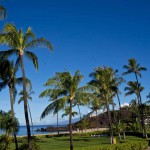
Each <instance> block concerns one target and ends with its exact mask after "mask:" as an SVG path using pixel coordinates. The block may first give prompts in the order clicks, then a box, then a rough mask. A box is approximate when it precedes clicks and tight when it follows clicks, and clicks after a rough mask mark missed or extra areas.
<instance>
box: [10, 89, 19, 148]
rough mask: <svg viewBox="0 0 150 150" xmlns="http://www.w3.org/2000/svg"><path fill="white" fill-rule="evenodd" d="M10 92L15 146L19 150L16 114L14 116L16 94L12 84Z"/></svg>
mask: <svg viewBox="0 0 150 150" xmlns="http://www.w3.org/2000/svg"><path fill="white" fill-rule="evenodd" d="M9 93H10V104H11V116H12V124H13V132H14V140H15V146H16V150H18V142H17V137H16V126H15V116H14V106H13V105H14V95H13V90H12V86H10V87H9Z"/></svg>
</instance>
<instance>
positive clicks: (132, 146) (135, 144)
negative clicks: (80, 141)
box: [75, 140, 148, 150]
mask: <svg viewBox="0 0 150 150" xmlns="http://www.w3.org/2000/svg"><path fill="white" fill-rule="evenodd" d="M147 148H148V141H146V140H141V141H140V140H139V141H129V142H125V143H119V144H116V145H106V146H104V145H102V146H101V145H100V146H92V147H84V148H75V150H145V149H147Z"/></svg>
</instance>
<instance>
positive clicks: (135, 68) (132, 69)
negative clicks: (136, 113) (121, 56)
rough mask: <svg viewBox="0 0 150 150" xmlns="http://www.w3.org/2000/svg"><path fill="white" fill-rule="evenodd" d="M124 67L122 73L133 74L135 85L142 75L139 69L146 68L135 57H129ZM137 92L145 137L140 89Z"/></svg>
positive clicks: (143, 69) (144, 69)
mask: <svg viewBox="0 0 150 150" xmlns="http://www.w3.org/2000/svg"><path fill="white" fill-rule="evenodd" d="M123 68H124V69H126V72H124V73H123V75H127V74H131V73H133V74H134V75H135V78H136V83H137V87H138V84H139V79H138V76H139V77H142V75H141V73H140V72H141V71H146V70H147V69H146V68H145V67H141V66H140V64H139V63H137V60H136V59H135V58H131V59H129V60H128V65H124V66H123ZM138 92H139V98H138V100H139V104H140V105H139V108H140V115H141V124H142V129H143V136H145V137H147V134H146V128H145V124H144V116H143V115H144V114H143V108H142V106H143V105H142V98H141V94H140V89H138Z"/></svg>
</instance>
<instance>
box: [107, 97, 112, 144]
mask: <svg viewBox="0 0 150 150" xmlns="http://www.w3.org/2000/svg"><path fill="white" fill-rule="evenodd" d="M106 107H107V114H108V121H109V131H110V143H111V144H113V129H112V123H111V116H110V110H109V103H108V100H107V99H106Z"/></svg>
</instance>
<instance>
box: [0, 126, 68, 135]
mask: <svg viewBox="0 0 150 150" xmlns="http://www.w3.org/2000/svg"><path fill="white" fill-rule="evenodd" d="M48 126H53V127H56V125H34V126H33V134H34V135H38V134H53V133H57V132H36V130H37V129H41V128H46V127H48ZM59 126H61V127H62V126H63V127H64V126H66V125H59ZM2 133H3V132H2V131H0V134H2ZM31 134H32V127H31ZM24 135H27V129H26V126H20V127H19V132H18V133H17V136H24Z"/></svg>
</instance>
